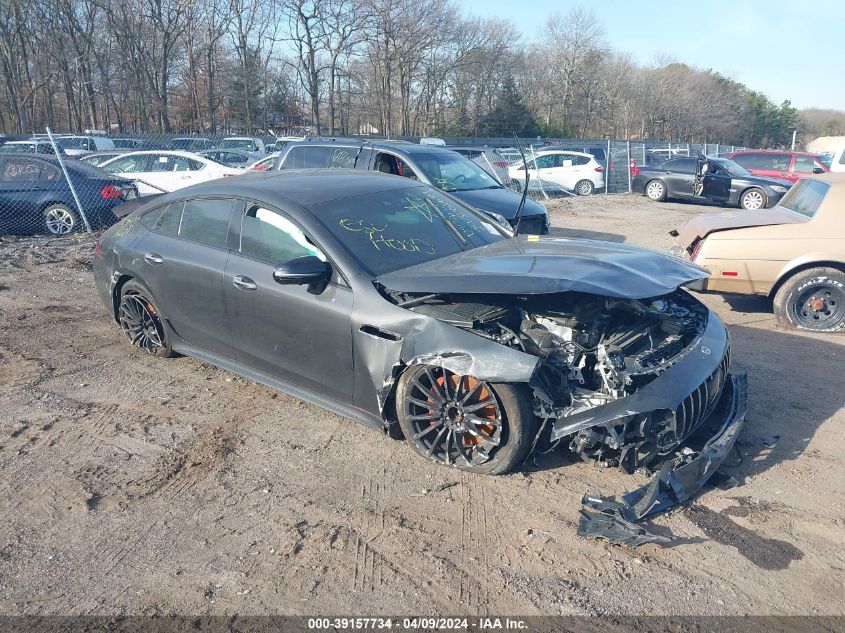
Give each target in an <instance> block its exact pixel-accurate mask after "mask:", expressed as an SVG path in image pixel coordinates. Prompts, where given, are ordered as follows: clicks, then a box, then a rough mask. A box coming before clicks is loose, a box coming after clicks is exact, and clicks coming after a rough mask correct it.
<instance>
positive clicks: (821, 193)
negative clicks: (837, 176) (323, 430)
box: [778, 178, 830, 218]
mask: <svg viewBox="0 0 845 633" xmlns="http://www.w3.org/2000/svg"><path fill="white" fill-rule="evenodd" d="M829 189H830V185H829V184H828V183H826V182H821V181H820V180H812V179H810V178H802V179H801V180H799V181H798V182H797V183H795V184H794V185H792V187H791V188H790V189H789V191H788V192H787V194H786V195H785V196H784V197H783V199H782V200H781V201H780V204H779V205H778V206H781V207H783V208H784V209H789V210H790V211H795V213H800V214H801V215H805V216H807V217H808V218H812V217H813V216H814V215H815V214H816V211H818V209H819V207H820V206H821V204H822V202H823V201H824V198H825V196H826V195H827V192H828V190H829Z"/></svg>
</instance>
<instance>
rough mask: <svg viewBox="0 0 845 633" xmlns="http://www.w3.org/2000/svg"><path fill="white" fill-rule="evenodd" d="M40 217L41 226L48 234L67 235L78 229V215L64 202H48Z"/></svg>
mask: <svg viewBox="0 0 845 633" xmlns="http://www.w3.org/2000/svg"><path fill="white" fill-rule="evenodd" d="M41 217H42V220H43V224H42V226H43V228H44V230H45V232H46V233H48V234H49V235H68V234H69V233H73V232H74V231H78V230H79V226H80V221H79V216H78V215H77V214H76V212H75V211H73V210H71V208H70V207H69V206H67V205H66V204H60V203H52V204H48V205H47V206H46V207H45V208H44V211H42V212H41Z"/></svg>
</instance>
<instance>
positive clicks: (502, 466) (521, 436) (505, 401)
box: [396, 365, 536, 475]
mask: <svg viewBox="0 0 845 633" xmlns="http://www.w3.org/2000/svg"><path fill="white" fill-rule="evenodd" d="M396 403H397V413H398V417H399V425H400V426H401V428H402V432H403V433H404V435H405V437H406V438H407V439H408V441H409V442H410V443H411V445H412V446H413V447H414V448H415V449H416V450H417V452H418V453H420V454H421V455H422V456H423V457H425V458H426V459H430V460H432V461H435V462H438V463H440V464H444V465H447V466H454V467H456V468H459V469H461V470H467V471H471V472H477V473H486V474H491V475H501V474H504V473H506V472H508V471H510V470H512V469H513V468H514V467H516V466H517V465H518V464H519V463H520V461H521V460H523V459H524V458H525V456H526V454H527V453H528V450H529V449H530V447H531V443H532V441H533V440H534V436H535V434H536V418H535V417H534V414H533V412H532V410H531V401H530V397H529V396H528V394H527V393H526V392H525V391H524V390H523V389H520V388H519V387H517V386H514V385H507V384H490V383H487V382H484V381H481V380H478V379H477V378H474V377H472V376H459V375H457V374H455V373H452V372H451V371H449V370H447V369H443V368H442V367H433V366H425V365H418V366H415V367H412V368H411V369H409V370H408V371H407V372H405V374H403V376H402V378H400V381H399V385H398V387H397V392H396Z"/></svg>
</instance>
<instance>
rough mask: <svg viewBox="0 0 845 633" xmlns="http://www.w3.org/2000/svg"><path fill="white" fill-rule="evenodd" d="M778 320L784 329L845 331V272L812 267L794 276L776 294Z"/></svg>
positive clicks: (776, 315)
mask: <svg viewBox="0 0 845 633" xmlns="http://www.w3.org/2000/svg"><path fill="white" fill-rule="evenodd" d="M773 304H774V312H775V318H776V319H777V321H778V324H780V325H782V326H784V327H793V328H798V329H800V330H811V331H814V332H841V331H843V330H845V272H843V271H841V270H839V269H837V268H810V269H809V270H804V271H802V272H800V273H797V274H795V275H793V276H792V277H790V278H789V279H787V280H786V282H784V284H783V285H782V286H781V287H780V289H779V290H778V291H777V293H776V294H775V298H774V301H773Z"/></svg>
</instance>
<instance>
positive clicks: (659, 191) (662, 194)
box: [645, 180, 666, 202]
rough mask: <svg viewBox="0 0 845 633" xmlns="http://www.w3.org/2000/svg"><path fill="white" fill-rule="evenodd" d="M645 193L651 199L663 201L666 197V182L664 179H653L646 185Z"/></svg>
mask: <svg viewBox="0 0 845 633" xmlns="http://www.w3.org/2000/svg"><path fill="white" fill-rule="evenodd" d="M645 195H646V197H647V198H648V199H649V200H654V201H656V202H663V201H664V200H665V199H666V183H664V182H663V181H662V180H651V181H649V183H648V184H647V185H646V186H645Z"/></svg>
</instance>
